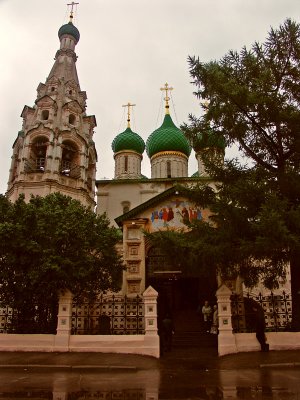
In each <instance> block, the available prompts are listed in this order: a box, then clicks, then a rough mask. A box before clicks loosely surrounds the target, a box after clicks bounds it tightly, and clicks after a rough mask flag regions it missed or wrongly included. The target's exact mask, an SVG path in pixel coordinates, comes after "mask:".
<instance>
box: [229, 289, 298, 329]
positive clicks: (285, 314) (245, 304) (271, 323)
mask: <svg viewBox="0 0 300 400" xmlns="http://www.w3.org/2000/svg"><path fill="white" fill-rule="evenodd" d="M254 304H256V305H259V307H260V308H261V309H262V310H263V312H264V315H265V322H266V331H275V332H278V331H288V330H290V329H291V322H292V299H291V295H290V294H287V293H286V292H285V291H283V292H282V293H281V294H274V293H272V292H271V293H270V294H268V295H262V294H261V293H259V294H257V295H250V294H249V293H248V294H247V295H246V296H243V295H238V294H235V295H233V296H232V299H231V312H232V326H233V331H234V332H254V331H255V313H254V311H253V305H254Z"/></svg>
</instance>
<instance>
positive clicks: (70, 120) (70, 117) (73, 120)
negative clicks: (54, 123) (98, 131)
mask: <svg viewBox="0 0 300 400" xmlns="http://www.w3.org/2000/svg"><path fill="white" fill-rule="evenodd" d="M75 122H76V117H75V115H74V114H70V115H69V124H71V125H75Z"/></svg>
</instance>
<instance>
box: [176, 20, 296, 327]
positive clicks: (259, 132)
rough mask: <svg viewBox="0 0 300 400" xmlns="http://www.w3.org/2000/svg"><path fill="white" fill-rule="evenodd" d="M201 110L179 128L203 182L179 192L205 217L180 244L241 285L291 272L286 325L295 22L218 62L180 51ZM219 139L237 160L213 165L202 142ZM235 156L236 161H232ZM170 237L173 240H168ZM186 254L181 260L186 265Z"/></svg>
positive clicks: (272, 281)
mask: <svg viewBox="0 0 300 400" xmlns="http://www.w3.org/2000/svg"><path fill="white" fill-rule="evenodd" d="M189 64H190V73H191V76H192V78H193V83H194V85H195V87H196V92H195V95H196V96H197V98H199V99H202V100H205V101H207V102H204V105H203V108H204V110H205V111H206V112H205V113H204V114H203V115H202V116H200V117H196V116H192V115H191V116H190V117H189V119H190V120H189V123H188V124H185V125H184V126H183V127H182V129H183V130H184V131H185V134H186V136H187V137H188V138H189V139H190V141H191V142H192V143H193V146H194V148H196V150H198V151H199V150H201V148H202V150H203V153H205V154H206V155H204V162H205V165H206V169H207V171H208V172H209V175H210V176H211V178H212V180H213V181H215V182H217V184H216V185H215V188H214V189H213V188H212V185H211V186H210V185H205V184H204V185H201V184H199V185H198V186H197V187H195V188H193V189H192V190H191V192H190V194H189V196H190V197H192V198H193V199H194V201H195V202H196V203H198V204H199V205H202V206H205V207H209V208H210V210H211V211H212V215H211V217H210V219H209V221H208V222H207V223H206V222H200V223H197V224H196V225H195V224H194V225H193V226H191V231H190V233H189V234H187V235H186V236H185V237H186V243H185V244H184V246H183V251H184V252H185V253H186V248H187V247H189V248H192V249H193V251H194V254H196V255H197V264H198V266H199V268H200V266H202V268H205V267H209V268H210V267H211V268H216V269H217V270H218V271H219V272H220V273H221V274H222V275H223V277H225V278H228V277H234V276H237V275H240V276H242V277H243V278H244V280H245V283H246V285H248V286H254V285H255V284H256V283H257V282H258V281H259V280H262V281H263V282H264V284H265V285H266V286H267V287H269V288H274V287H276V286H278V282H279V281H280V280H282V279H285V273H286V269H285V265H286V263H287V262H290V265H291V274H292V295H293V323H294V326H295V327H299V325H300V296H299V293H300V179H299V178H300V176H299V174H300V107H299V106H300V26H299V24H297V23H295V22H293V21H291V20H290V19H287V20H286V21H285V22H284V23H283V24H282V25H281V26H280V27H279V28H278V29H271V30H270V32H269V34H268V37H267V39H266V41H265V42H264V43H263V44H260V43H257V42H255V43H254V44H253V46H252V47H251V48H250V49H247V48H246V47H244V48H243V49H242V50H241V51H240V52H237V51H229V52H228V53H227V54H226V55H225V56H224V57H223V58H221V59H220V60H219V61H210V62H201V61H200V60H199V58H196V57H190V58H189ZM220 140H225V142H226V144H227V145H228V146H230V145H237V147H238V148H239V150H240V154H241V156H242V157H243V158H241V159H239V160H238V159H235V160H227V161H225V163H224V165H220V164H219V163H214V157H213V156H214V154H215V153H214V149H213V148H212V149H211V152H204V150H205V148H206V146H205V143H206V144H209V145H210V146H211V147H214V146H213V144H214V143H218V142H220ZM240 160H241V161H240ZM174 245H175V242H174ZM188 264H189V261H187V265H188Z"/></svg>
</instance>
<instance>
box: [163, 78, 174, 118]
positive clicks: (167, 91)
mask: <svg viewBox="0 0 300 400" xmlns="http://www.w3.org/2000/svg"><path fill="white" fill-rule="evenodd" d="M160 90H164V91H165V92H166V97H164V100H165V102H166V105H165V109H166V114H170V112H169V108H170V106H169V100H170V97H169V96H168V94H169V91H171V90H173V88H172V87H170V86H169V85H168V84H167V83H165V85H164V87H162V88H160Z"/></svg>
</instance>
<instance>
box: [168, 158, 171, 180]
mask: <svg viewBox="0 0 300 400" xmlns="http://www.w3.org/2000/svg"><path fill="white" fill-rule="evenodd" d="M167 177H168V178H171V161H167Z"/></svg>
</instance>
